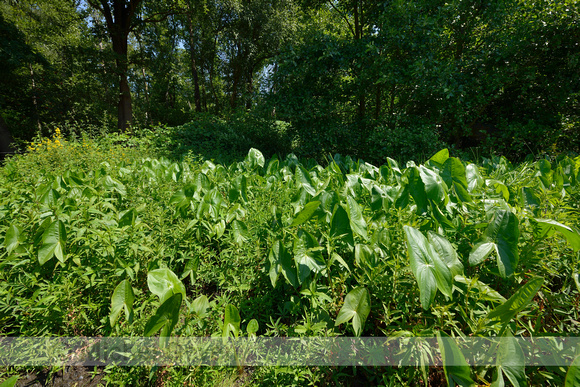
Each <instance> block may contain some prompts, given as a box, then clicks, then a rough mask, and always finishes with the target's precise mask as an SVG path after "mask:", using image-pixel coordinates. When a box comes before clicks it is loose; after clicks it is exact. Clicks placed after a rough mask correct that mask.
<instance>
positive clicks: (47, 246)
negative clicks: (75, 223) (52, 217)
mask: <svg viewBox="0 0 580 387" xmlns="http://www.w3.org/2000/svg"><path fill="white" fill-rule="evenodd" d="M41 241H42V244H41V246H40V249H38V262H39V263H40V264H41V265H44V264H45V263H46V262H47V261H49V260H50V259H51V258H52V257H54V256H56V258H57V259H58V260H59V261H60V262H63V263H64V259H65V245H66V230H65V227H64V223H63V222H62V221H61V220H57V221H55V222H52V223H51V224H50V225H49V226H48V227H47V228H46V230H45V231H44V233H43V234H42V239H41Z"/></svg>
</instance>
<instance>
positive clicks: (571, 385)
mask: <svg viewBox="0 0 580 387" xmlns="http://www.w3.org/2000/svg"><path fill="white" fill-rule="evenodd" d="M578 386H580V356H576V358H574V360H573V361H572V364H570V367H569V368H568V372H567V373H566V382H565V385H564V387H578Z"/></svg>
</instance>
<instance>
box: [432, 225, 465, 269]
mask: <svg viewBox="0 0 580 387" xmlns="http://www.w3.org/2000/svg"><path fill="white" fill-rule="evenodd" d="M427 236H428V238H429V242H430V243H431V245H432V246H433V248H434V249H435V251H436V252H437V254H439V256H440V257H441V258H442V259H443V262H445V264H446V265H447V267H448V268H449V271H450V272H451V275H452V276H453V277H455V276H456V275H460V274H463V264H462V263H461V261H460V260H459V258H458V257H457V252H456V251H455V249H454V248H453V246H452V245H451V243H449V241H448V240H447V238H445V237H444V236H442V235H439V234H437V233H435V232H433V231H429V232H428V233H427Z"/></svg>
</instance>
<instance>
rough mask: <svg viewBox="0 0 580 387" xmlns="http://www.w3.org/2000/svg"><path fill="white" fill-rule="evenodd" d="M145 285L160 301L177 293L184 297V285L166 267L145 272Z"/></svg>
mask: <svg viewBox="0 0 580 387" xmlns="http://www.w3.org/2000/svg"><path fill="white" fill-rule="evenodd" d="M147 286H148V287H149V290H150V291H151V293H153V294H155V295H156V296H157V297H159V300H160V302H161V303H163V302H164V301H165V300H167V299H168V298H169V297H171V296H172V295H174V294H177V293H180V294H181V295H182V296H183V298H185V286H183V283H182V282H181V281H180V280H179V278H178V277H177V276H176V275H175V273H173V272H172V271H171V270H169V269H167V268H161V269H155V270H151V271H150V272H149V273H147Z"/></svg>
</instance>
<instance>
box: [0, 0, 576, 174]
mask: <svg viewBox="0 0 580 387" xmlns="http://www.w3.org/2000/svg"><path fill="white" fill-rule="evenodd" d="M578 11H579V6H578V4H577V2H576V1H543V0H521V1H504V0H493V1H480V0H471V1H461V0H452V1H447V2H446V1H440V0H418V1H411V2H409V1H405V2H403V1H398V0H393V1H380V2H378V1H365V0H340V1H338V0H337V1H334V0H333V1H322V0H283V1H282V0H257V1H247V0H173V1H163V2H157V1H149V0H130V1H129V0H114V1H113V0H108V1H107V0H100V1H99V0H86V1H80V0H40V1H36V0H35V1H32V0H6V1H3V2H2V3H1V4H0V35H1V39H0V71H1V74H0V113H1V118H2V121H1V122H0V124H1V128H2V137H1V138H2V139H3V141H2V142H3V144H4V147H6V145H7V142H8V138H9V137H8V132H9V133H10V134H11V137H12V138H13V139H14V144H13V148H14V147H15V149H16V150H17V151H22V150H24V149H25V146H26V143H27V142H28V141H30V140H32V139H33V138H34V137H37V136H40V135H44V136H48V135H50V134H52V133H54V127H56V126H58V127H59V128H61V130H62V131H63V133H64V135H65V136H76V137H80V136H82V135H83V134H84V135H89V136H90V135H96V134H106V133H110V132H115V131H125V132H127V133H129V134H135V135H138V134H140V133H141V134H142V133H143V132H142V130H143V129H147V128H149V129H152V131H153V132H156V133H158V134H161V135H162V136H161V137H164V140H165V141H173V144H178V145H179V146H181V147H188V146H193V145H194V144H195V143H196V142H197V143H199V142H200V141H202V140H203V139H204V138H206V139H209V138H210V137H211V138H212V139H213V140H215V139H216V138H219V139H220V140H219V141H222V143H223V144H222V145H224V147H225V148H229V149H231V150H232V151H237V150H239V151H240V154H241V155H245V154H246V153H247V150H248V149H249V148H250V147H252V146H253V147H256V148H258V149H261V150H262V151H263V152H264V154H265V155H266V156H269V155H271V154H273V153H278V154H286V153H289V152H294V153H296V154H297V155H299V156H309V157H315V158H318V159H320V157H324V156H325V155H328V154H334V153H337V152H338V153H342V154H350V155H353V156H358V157H362V158H364V159H365V160H368V161H371V162H379V163H380V162H384V161H385V157H386V156H390V157H394V158H396V159H398V160H406V159H410V158H412V157H416V158H419V159H421V157H423V159H424V158H425V156H428V155H431V154H433V153H435V152H436V151H437V150H439V149H441V148H442V147H443V146H447V147H450V148H451V149H455V150H466V149H468V148H471V147H477V149H478V150H477V152H478V154H481V153H483V154H488V153H489V151H490V150H493V151H494V152H497V153H500V154H503V155H505V156H506V157H508V158H510V159H513V160H518V159H522V158H524V157H525V156H526V155H528V154H535V155H538V154H539V153H541V152H542V151H545V152H550V153H553V152H554V151H558V152H564V151H576V152H577V151H578V147H579V143H580V140H579V138H580V135H579V131H578V125H579V117H578V114H579V104H578V93H579V90H580V88H579V86H580V77H578V74H579V70H580V60H579V59H580V46H579V41H578V37H579V36H580V25H579V24H578V20H579V13H578ZM183 125H185V126H183ZM166 126H169V127H178V130H167V127H166ZM171 136H173V138H172V139H171V138H170V137H171ZM204 136H205V137H204ZM210 148H211V147H210ZM2 151H4V152H6V151H7V149H3V150H2ZM468 154H470V153H468Z"/></svg>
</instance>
